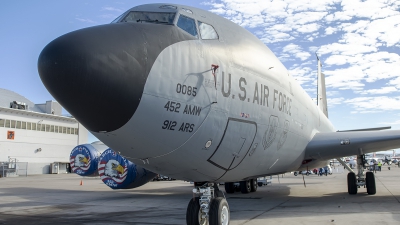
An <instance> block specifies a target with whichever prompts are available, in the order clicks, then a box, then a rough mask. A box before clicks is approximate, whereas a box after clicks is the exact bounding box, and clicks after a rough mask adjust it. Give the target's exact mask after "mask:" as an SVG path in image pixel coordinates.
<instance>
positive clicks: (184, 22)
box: [176, 15, 197, 38]
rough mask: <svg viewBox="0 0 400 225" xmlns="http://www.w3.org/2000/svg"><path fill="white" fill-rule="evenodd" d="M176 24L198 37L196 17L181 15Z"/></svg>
mask: <svg viewBox="0 0 400 225" xmlns="http://www.w3.org/2000/svg"><path fill="white" fill-rule="evenodd" d="M176 25H177V26H178V27H180V28H182V30H184V31H186V32H188V33H189V34H191V35H193V36H195V37H196V38H197V29H196V23H195V22H194V19H192V18H189V17H187V16H184V15H180V16H179V19H178V23H177V24H176Z"/></svg>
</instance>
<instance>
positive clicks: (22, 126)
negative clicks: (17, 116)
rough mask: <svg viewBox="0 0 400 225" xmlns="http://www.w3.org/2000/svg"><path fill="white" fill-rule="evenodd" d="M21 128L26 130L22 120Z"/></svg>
mask: <svg viewBox="0 0 400 225" xmlns="http://www.w3.org/2000/svg"><path fill="white" fill-rule="evenodd" d="M21 129H24V130H26V122H22V125H21Z"/></svg>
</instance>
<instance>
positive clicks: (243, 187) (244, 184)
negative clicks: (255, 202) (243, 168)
mask: <svg viewBox="0 0 400 225" xmlns="http://www.w3.org/2000/svg"><path fill="white" fill-rule="evenodd" d="M240 192H242V194H248V193H250V192H251V182H250V180H245V181H240Z"/></svg>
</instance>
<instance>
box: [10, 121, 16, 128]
mask: <svg viewBox="0 0 400 225" xmlns="http://www.w3.org/2000/svg"><path fill="white" fill-rule="evenodd" d="M15 124H16V121H15V120H11V128H15Z"/></svg>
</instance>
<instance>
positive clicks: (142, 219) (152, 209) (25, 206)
mask: <svg viewBox="0 0 400 225" xmlns="http://www.w3.org/2000/svg"><path fill="white" fill-rule="evenodd" d="M346 176H347V171H344V170H343V167H337V168H336V169H334V173H333V174H332V175H328V176H322V177H320V176H317V175H310V176H304V181H303V176H301V175H299V176H294V175H293V174H290V173H287V174H285V175H280V176H279V179H278V176H273V181H272V184H269V185H267V186H263V187H259V188H258V190H257V192H254V193H250V194H241V193H240V192H236V193H234V194H227V195H226V196H227V200H228V203H229V207H230V213H231V214H230V215H231V220H230V224H231V225H239V224H240V225H242V224H246V225H261V224H262V225H264V224H307V225H310V224H398V223H399V221H400V179H399V178H400V168H399V167H397V166H391V170H389V169H388V168H387V166H383V168H382V171H381V172H377V173H376V177H375V179H376V188H377V193H376V195H368V194H367V193H366V189H365V188H360V189H359V190H358V194H357V195H349V194H348V193H347V184H346V183H347V179H346ZM81 181H82V185H80V184H81ZM220 188H221V190H224V186H221V187H220ZM191 198H192V185H191V184H190V183H188V182H184V181H179V180H176V181H154V182H149V183H148V184H146V185H144V186H142V187H139V188H136V189H130V190H111V189H110V188H108V187H107V186H106V185H104V184H103V183H102V181H101V180H100V179H99V178H84V177H79V176H78V175H75V174H48V175H32V176H28V177H15V178H0V224H35V225H38V224H114V225H119V224H186V220H185V216H186V207H187V204H188V203H189V200H190V199H191Z"/></svg>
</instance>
